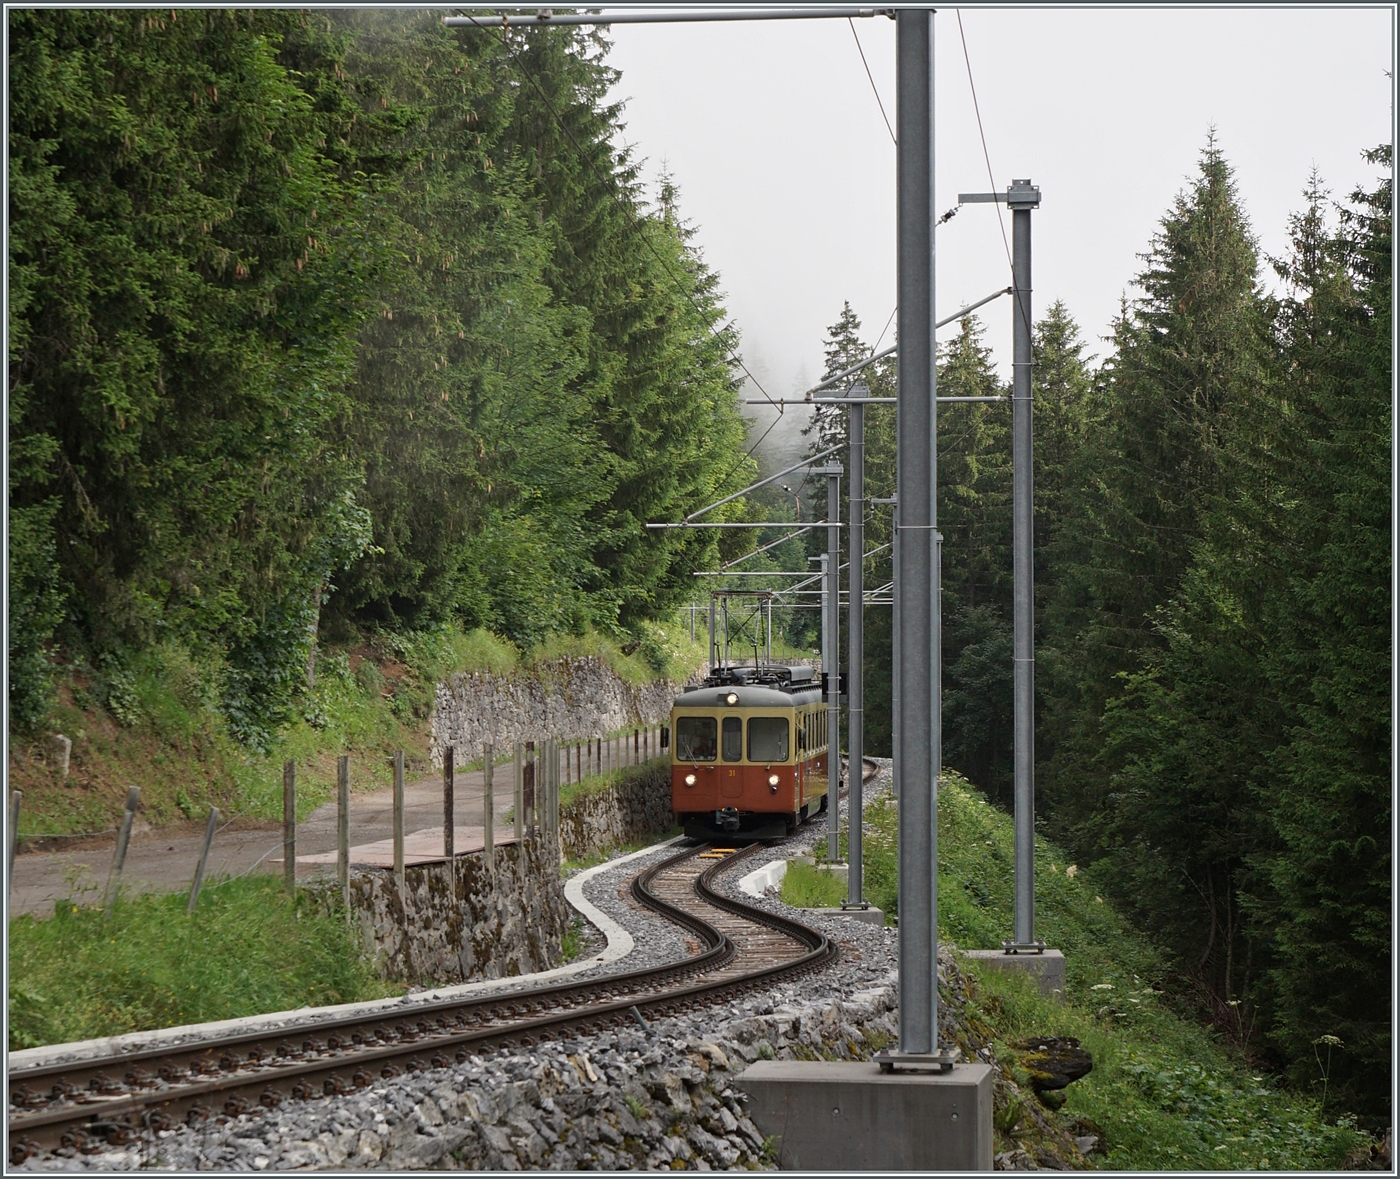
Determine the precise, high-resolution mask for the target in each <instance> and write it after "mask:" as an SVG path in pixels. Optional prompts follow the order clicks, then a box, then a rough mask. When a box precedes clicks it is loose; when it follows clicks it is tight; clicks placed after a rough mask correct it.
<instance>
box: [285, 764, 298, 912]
mask: <svg viewBox="0 0 1400 1179" xmlns="http://www.w3.org/2000/svg"><path fill="white" fill-rule="evenodd" d="M282 882H283V884H284V885H285V886H286V889H287V891H288V892H289V893H295V892H296V890H297V763H296V762H295V761H294V760H293V759H291V758H288V759H287V760H286V761H284V762H283V763H282Z"/></svg>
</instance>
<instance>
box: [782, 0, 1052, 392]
mask: <svg viewBox="0 0 1400 1179" xmlns="http://www.w3.org/2000/svg"><path fill="white" fill-rule="evenodd" d="M956 11H957V14H958V39H959V40H960V41H961V42H962V51H963V64H964V65H966V66H967V87H968V89H969V90H971V91H972V110H973V113H974V114H975V115H976V116H977V135H978V137H979V138H980V139H981V140H982V158H983V159H984V160H985V161H986V162H987V183H988V184H989V185H990V186H991V189H992V191H993V192H996V190H997V182H996V180H994V179H993V177H992V156H991V153H990V152H988V151H987V133H986V132H985V131H984V130H983V129H982V108H981V107H980V106H979V105H978V103H977V83H976V82H974V81H973V80H972V59H971V57H969V56H968V52H967V35H966V34H965V33H964V32H963V23H962V9H957V10H956ZM992 203H993V204H994V205H996V210H997V228H998V229H1000V230H1001V248H1002V250H1003V251H1005V253H1006V269H1007V270H1008V271H1010V273H1011V285H1012V288H1013V289H1014V288H1015V286H1016V266H1015V264H1014V263H1013V262H1012V261H1011V243H1010V242H1009V241H1007V238H1006V219H1005V218H1004V217H1003V216H1002V211H1001V202H1000V201H993V202H992ZM1016 310H1017V313H1018V314H1019V315H1020V316H1021V317H1022V319H1025V315H1026V312H1025V308H1024V307H1023V306H1022V304H1021V300H1020V298H1019V296H1018V297H1017V299H1016ZM1030 330H1031V325H1030V324H1029V323H1027V324H1026V331H1028V332H1029V331H1030ZM765 396H766V394H765Z"/></svg>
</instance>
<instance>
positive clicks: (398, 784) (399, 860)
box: [394, 749, 406, 903]
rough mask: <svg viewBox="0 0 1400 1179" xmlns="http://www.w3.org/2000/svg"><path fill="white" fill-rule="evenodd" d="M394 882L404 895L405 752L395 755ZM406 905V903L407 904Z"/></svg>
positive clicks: (400, 751) (400, 896) (400, 895)
mask: <svg viewBox="0 0 1400 1179" xmlns="http://www.w3.org/2000/svg"><path fill="white" fill-rule="evenodd" d="M394 882H395V884H397V885H398V890H399V899H400V900H401V901H402V900H403V895H404V870H403V750H402V749H400V750H399V751H398V752H397V753H395V754H394ZM405 903H406V902H405Z"/></svg>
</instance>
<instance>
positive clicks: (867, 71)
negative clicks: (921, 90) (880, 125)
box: [846, 16, 899, 147]
mask: <svg viewBox="0 0 1400 1179" xmlns="http://www.w3.org/2000/svg"><path fill="white" fill-rule="evenodd" d="M846 23H847V24H848V25H850V26H851V36H852V37H854V38H855V39H856V52H857V53H859V54H860V64H861V65H863V66H864V67H865V76H866V77H867V78H869V79H870V89H871V90H873V91H874V92H875V105H876V106H878V107H879V108H880V118H882V119H884V120H885V130H886V131H888V132H889V133H890V142H891V143H893V144H894V145H895V147H898V146H899V140H898V139H896V138H895V137H894V128H893V127H891V126H890V117H889V115H887V114H885V104H884V103H883V102H881V101H880V90H879V88H878V87H877V86H876V85H875V77H874V75H873V74H871V72H870V63H869V62H868V61H866V60H865V50H864V48H862V46H861V43H860V34H859V33H857V32H856V22H855V21H853V20H852V19H851V18H850V17H849V16H848V17H847V18H846Z"/></svg>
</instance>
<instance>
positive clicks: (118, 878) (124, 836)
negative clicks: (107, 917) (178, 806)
mask: <svg viewBox="0 0 1400 1179" xmlns="http://www.w3.org/2000/svg"><path fill="white" fill-rule="evenodd" d="M140 805H141V788H140V787H139V786H133V787H132V788H131V789H130V790H129V791H127V795H126V813H125V814H123V815H122V826H121V830H120V831H118V832H117V850H116V854H115V855H113V857H112V870H111V871H110V872H108V873H107V893H106V895H105V896H104V897H103V898H102V907H103V909H104V910H105V911H106V912H108V913H110V912H111V911H112V907H113V906H114V905H115V904H116V903H117V893H118V892H120V891H121V884H122V868H123V867H124V866H125V865H126V845H127V842H128V841H129V840H130V839H131V824H132V822H133V821H134V820H135V818H136V808H137V807H138V806H140Z"/></svg>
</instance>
